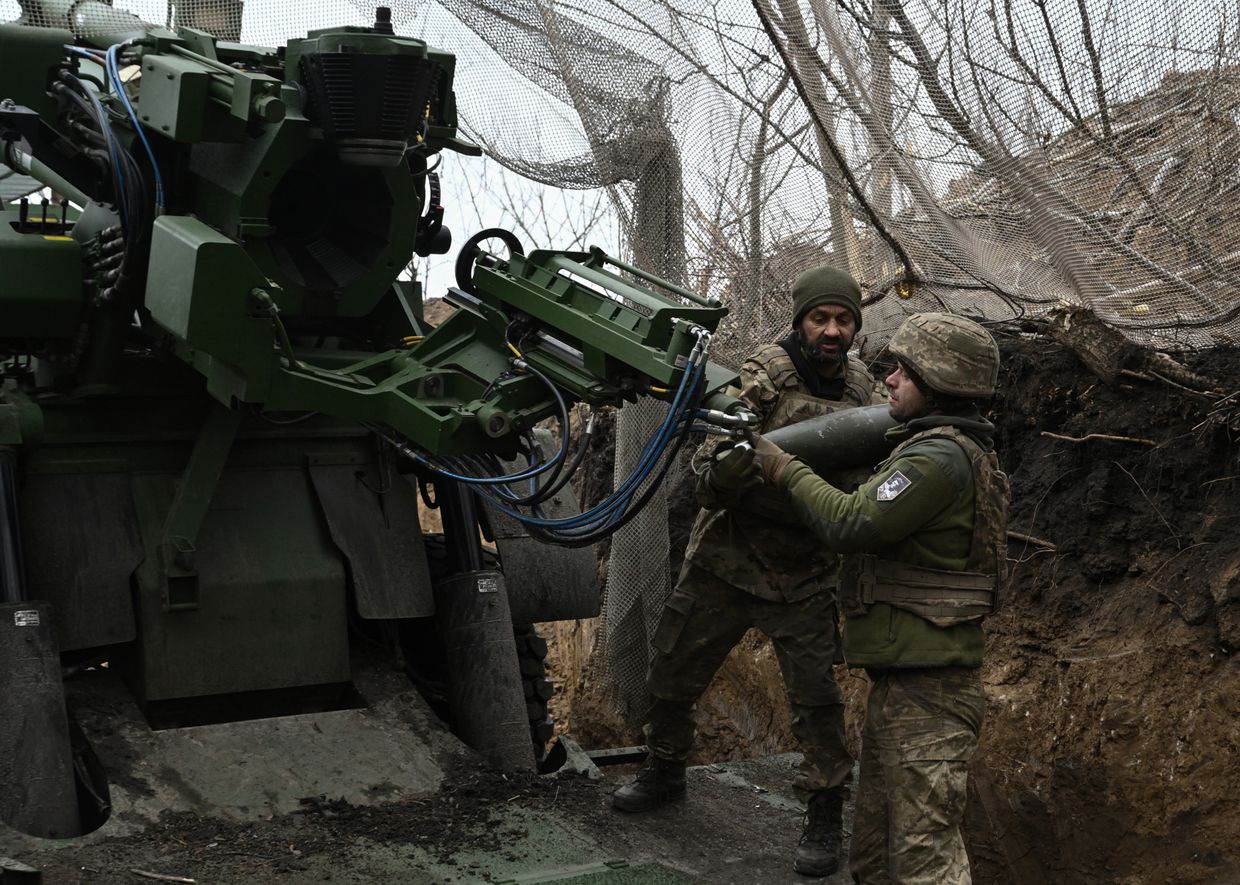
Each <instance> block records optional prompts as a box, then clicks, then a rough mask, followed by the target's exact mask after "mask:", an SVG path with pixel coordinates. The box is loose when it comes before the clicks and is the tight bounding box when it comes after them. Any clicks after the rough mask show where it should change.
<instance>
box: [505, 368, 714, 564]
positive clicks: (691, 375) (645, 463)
mask: <svg viewBox="0 0 1240 885" xmlns="http://www.w3.org/2000/svg"><path fill="white" fill-rule="evenodd" d="M704 372H705V364H704V361H703V363H702V364H701V365H700V366H699V365H695V364H694V363H689V364H688V365H686V366H685V372H684V375H682V378H681V385H680V387H679V389H678V390H677V392H676V396H675V398H674V399H673V402H672V406H671V408H670V409H669V410H668V415H667V418H665V419H664V421H663V423H662V424H661V425H660V427H659V430H658V431H657V432H656V433H655V435H654V436H653V437H652V438H651V439H650V440H649V441H648V442H647V443H646V446H645V447H644V449H643V451H642V455H641V457H640V458H639V460H638V464H637V466H636V467H635V468H634V470H633V472H632V473H630V474H629V476H628V477H627V478H626V479H625V481H624V483H623V484H622V485H621V487H620V488H619V489H617V490H616V491H615V492H613V493H612V495H610V496H609V497H608V498H607V500H605V501H603V502H602V503H600V504H598V505H597V506H595V507H594V508H592V509H591V510H589V511H587V512H586V513H582V514H580V515H578V516H573V517H568V518H564V519H546V518H539V517H536V516H529V515H527V514H525V513H521V512H519V511H514V510H513V509H511V508H509V507H506V506H504V505H503V503H502V502H501V501H500V500H498V499H497V497H496V496H495V495H492V494H487V495H486V496H487V498H488V500H489V501H491V503H492V505H493V506H495V507H496V508H497V509H499V510H500V511H501V512H504V513H507V514H508V515H510V516H512V517H513V518H514V519H517V520H518V521H519V522H521V523H523V524H525V525H528V526H533V527H537V528H540V529H559V530H562V535H563V538H564V539H566V540H572V539H574V538H576V537H581V536H584V535H588V534H590V533H592V532H595V531H598V530H599V529H603V528H607V527H609V526H611V525H613V524H615V523H616V522H617V521H618V520H620V519H621V518H623V516H624V514H625V511H626V510H627V508H628V505H629V504H630V503H631V502H632V498H633V496H634V494H635V493H636V492H637V490H638V489H640V488H641V486H642V484H643V483H644V482H645V481H646V480H647V479H648V478H649V477H650V476H651V474H652V473H653V470H654V466H655V465H656V464H657V463H658V462H659V460H660V458H661V457H662V456H663V454H664V453H665V452H666V450H667V445H668V443H669V442H670V440H671V436H672V431H673V429H675V428H676V427H677V426H678V425H680V426H681V429H682V430H683V425H684V424H685V422H686V421H687V420H692V416H691V415H690V414H689V410H688V409H687V408H685V407H684V405H683V402H684V399H685V397H686V396H687V395H688V393H689V391H690V390H693V389H695V388H696V387H697V384H698V382H699V381H700V379H701V376H702V375H703V374H704ZM495 491H496V492H497V493H499V494H501V495H502V492H501V491H500V490H498V489H497V490H495ZM484 494H485V493H484Z"/></svg>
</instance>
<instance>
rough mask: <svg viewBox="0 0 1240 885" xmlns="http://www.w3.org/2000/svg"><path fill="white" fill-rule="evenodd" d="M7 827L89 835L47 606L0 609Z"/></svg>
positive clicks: (1, 767)
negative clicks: (77, 785) (80, 818)
mask: <svg viewBox="0 0 1240 885" xmlns="http://www.w3.org/2000/svg"><path fill="white" fill-rule="evenodd" d="M0 820H2V821H4V823H6V824H8V825H9V826H10V827H12V828H13V829H15V830H19V831H20V832H23V833H29V834H30V835H32V836H41V837H43V838H48V839H65V838H69V837H71V836H77V835H79V834H80V833H81V827H80V824H79V822H78V807H77V793H76V788H75V785H74V781H73V753H72V751H71V750H70V744H69V722H68V718H67V717H66V715H65V696H64V687H63V685H62V683H61V679H60V650H59V648H58V647H57V643H56V633H55V630H54V628H53V625H52V606H51V604H50V603H47V602H15V603H6V604H4V605H0Z"/></svg>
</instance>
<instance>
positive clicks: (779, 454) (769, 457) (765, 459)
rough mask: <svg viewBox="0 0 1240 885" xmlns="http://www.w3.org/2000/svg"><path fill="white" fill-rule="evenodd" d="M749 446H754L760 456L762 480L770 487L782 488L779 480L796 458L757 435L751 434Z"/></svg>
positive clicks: (759, 465) (759, 464) (759, 463)
mask: <svg viewBox="0 0 1240 885" xmlns="http://www.w3.org/2000/svg"><path fill="white" fill-rule="evenodd" d="M749 444H750V445H752V446H753V450H754V452H755V453H757V456H758V467H759V468H761V470H762V478H763V479H765V480H766V481H767V482H768V483H769V484H770V485H773V486H775V487H776V488H780V484H779V478H780V476H781V475H782V474H783V472H784V468H785V467H787V466H788V465H789V464H790V463H791V462H793V461H795V460H796V457H795V456H793V455H789V454H788V453H787V452H785V451H784V450H783V449H781V448H780V447H779V446H777V445H775V443H773V442H771V441H770V440H768V439H767V438H766V437H764V436H762V435H760V434H757V433H750V434H749Z"/></svg>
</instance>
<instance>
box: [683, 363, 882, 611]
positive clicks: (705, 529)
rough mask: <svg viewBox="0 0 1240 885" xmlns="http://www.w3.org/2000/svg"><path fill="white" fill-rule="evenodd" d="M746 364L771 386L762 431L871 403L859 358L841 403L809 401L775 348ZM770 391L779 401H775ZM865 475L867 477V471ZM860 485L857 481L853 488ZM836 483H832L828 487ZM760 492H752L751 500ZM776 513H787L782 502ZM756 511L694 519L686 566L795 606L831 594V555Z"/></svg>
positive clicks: (802, 532) (748, 508)
mask: <svg viewBox="0 0 1240 885" xmlns="http://www.w3.org/2000/svg"><path fill="white" fill-rule="evenodd" d="M747 362H750V363H756V364H757V365H759V366H760V367H761V368H762V369H763V370H764V371H765V372H766V375H767V377H768V378H769V379H770V382H771V384H770V388H767V391H768V392H767V395H766V396H765V397H762V400H763V409H762V411H763V413H764V414H765V416H766V417H765V419H764V421H763V423H762V430H763V431H766V430H774V429H776V428H778V427H783V426H785V425H787V424H792V423H795V422H797V421H804V420H806V419H808V418H816V417H818V416H819V415H825V414H827V413H829V412H835V411H838V410H840V409H849V408H853V407H854V406H860V405H868V404H869V403H870V400H871V397H872V396H873V391H874V376H873V375H871V374H870V371H869V369H867V368H866V366H865V363H863V362H861V360H860V359H857V358H856V357H852V356H850V357H849V361H848V370H847V373H846V375H845V381H844V393H843V396H842V398H841V399H839V400H828V399H821V398H819V397H815V396H812V395H810V394H809V392H808V391H807V390H806V386H805V382H804V381H803V380H802V379H801V376H800V374H799V373H798V372H797V371H796V367H795V366H794V365H793V363H792V359H791V358H790V357H789V356H788V354H787V352H786V351H785V350H784V349H783V348H782V347H780V346H779V345H778V344H771V345H767V346H766V347H763V348H762V349H761V350H759V351H758V352H757V353H755V354H754V355H753V356H752V357H750V358H749V360H748V361H747ZM764 387H765V385H764ZM772 390H773V392H774V393H775V394H776V395H775V398H774V399H773V400H772V399H770V392H771V391H772ZM862 473H864V474H867V475H868V472H867V471H862ZM850 478H851V477H846V478H839V479H840V480H841V481H844V480H846V479H850ZM864 478H865V477H864V476H861V477H858V478H857V482H860V481H861V480H863V479H864ZM836 479H837V478H835V477H833V481H836ZM855 485H856V483H854V485H853V487H855ZM762 491H763V490H762V489H761V488H758V489H753V490H751V492H750V495H753V494H754V493H758V494H761V493H762ZM778 506H779V508H780V510H781V511H783V512H787V509H788V506H787V501H786V500H785V499H784V498H783V496H782V494H781V495H780V496H779V502H778ZM760 510H761V508H760V507H757V506H753V504H752V502H751V501H750V500H749V499H748V498H747V499H746V500H745V502H744V505H743V506H742V507H739V508H737V509H736V510H728V509H724V510H711V511H707V510H703V511H699V513H698V516H697V520H696V521H695V522H694V525H693V531H692V532H691V534H690V537H689V544H688V549H687V550H686V559H687V561H688V562H689V563H690V564H692V565H693V566H695V567H697V568H700V569H702V570H703V571H706V572H709V573H711V574H713V575H715V576H716V577H718V578H720V579H721V580H724V581H727V582H728V583H729V584H731V585H733V586H735V587H737V588H739V589H742V590H745V591H746V592H748V593H752V594H754V595H755V596H758V597H761V598H763V599H770V600H776V601H778V600H782V601H786V602H792V601H796V600H798V599H803V598H806V597H808V596H810V595H812V594H814V593H817V592H819V591H820V590H826V589H831V588H833V587H834V586H835V577H834V571H835V568H836V565H837V562H838V557H837V556H836V554H834V553H830V552H828V551H826V550H823V549H822V545H821V544H820V543H819V542H818V539H817V538H816V537H814V535H813V533H812V532H811V531H810V530H809V529H808V528H806V527H805V526H803V525H801V523H800V522H794V523H786V524H785V523H780V522H775V521H773V520H771V519H769V518H766V517H763V516H762V515H761V513H760V512H759V511H760Z"/></svg>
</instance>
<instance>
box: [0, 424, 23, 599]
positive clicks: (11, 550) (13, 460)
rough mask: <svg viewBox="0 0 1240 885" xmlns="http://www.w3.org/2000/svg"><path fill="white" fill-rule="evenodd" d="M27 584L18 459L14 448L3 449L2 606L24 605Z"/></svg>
mask: <svg viewBox="0 0 1240 885" xmlns="http://www.w3.org/2000/svg"><path fill="white" fill-rule="evenodd" d="M25 585H26V580H25V572H24V570H23V568H22V548H21V532H20V531H19V530H18V513H17V456H16V455H15V454H14V453H13V451H12V450H11V449H0V604H3V603H11V602H21V601H22V599H23V598H24V597H25V594H26V586H25Z"/></svg>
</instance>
